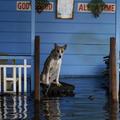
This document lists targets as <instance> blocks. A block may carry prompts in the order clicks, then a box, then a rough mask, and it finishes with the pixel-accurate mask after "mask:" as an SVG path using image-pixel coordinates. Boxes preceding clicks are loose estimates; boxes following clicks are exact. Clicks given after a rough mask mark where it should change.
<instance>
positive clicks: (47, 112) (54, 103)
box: [40, 98, 61, 120]
mask: <svg viewBox="0 0 120 120" xmlns="http://www.w3.org/2000/svg"><path fill="white" fill-rule="evenodd" d="M41 108H42V109H41V111H40V112H41V114H40V118H43V119H45V120H61V119H60V115H61V112H60V103H59V98H52V99H44V100H42V102H41Z"/></svg>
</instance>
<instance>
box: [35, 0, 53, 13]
mask: <svg viewBox="0 0 120 120" xmlns="http://www.w3.org/2000/svg"><path fill="white" fill-rule="evenodd" d="M53 5H54V4H53V2H49V4H48V3H41V4H38V5H37V9H39V11H47V12H52V11H53ZM43 8H44V9H43Z"/></svg>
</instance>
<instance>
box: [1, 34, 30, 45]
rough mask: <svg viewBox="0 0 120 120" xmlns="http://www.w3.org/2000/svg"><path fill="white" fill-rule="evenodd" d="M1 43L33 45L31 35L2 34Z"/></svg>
mask: <svg viewBox="0 0 120 120" xmlns="http://www.w3.org/2000/svg"><path fill="white" fill-rule="evenodd" d="M0 43H25V44H26V43H28V44H29V43H31V34H30V33H26V32H25V33H24V32H23V33H14V32H13V33H10V32H0Z"/></svg>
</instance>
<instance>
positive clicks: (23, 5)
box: [16, 1, 31, 11]
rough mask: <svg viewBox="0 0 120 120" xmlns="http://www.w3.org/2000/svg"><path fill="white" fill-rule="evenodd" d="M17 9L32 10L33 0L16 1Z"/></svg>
mask: <svg viewBox="0 0 120 120" xmlns="http://www.w3.org/2000/svg"><path fill="white" fill-rule="evenodd" d="M16 10H17V11H30V10H31V2H30V1H17V2H16Z"/></svg>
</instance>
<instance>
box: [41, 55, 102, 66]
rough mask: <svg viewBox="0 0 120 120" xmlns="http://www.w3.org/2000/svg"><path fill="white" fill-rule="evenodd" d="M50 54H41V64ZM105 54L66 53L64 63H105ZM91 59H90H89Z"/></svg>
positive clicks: (83, 64)
mask: <svg viewBox="0 0 120 120" xmlns="http://www.w3.org/2000/svg"><path fill="white" fill-rule="evenodd" d="M47 56H48V55H41V57H40V60H41V65H43V64H44V62H45V60H46V58H47ZM103 57H104V55H101V56H100V55H95V56H94V55H66V54H65V55H64V56H63V61H62V64H63V65H67V66H86V65H88V66H89V65H92V66H93V65H103V64H104V62H103ZM88 60H89V61H88Z"/></svg>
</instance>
